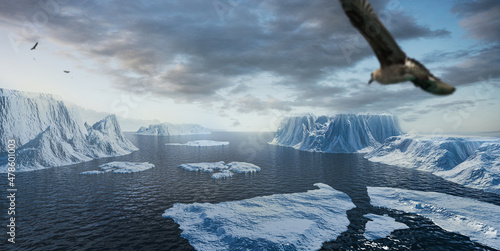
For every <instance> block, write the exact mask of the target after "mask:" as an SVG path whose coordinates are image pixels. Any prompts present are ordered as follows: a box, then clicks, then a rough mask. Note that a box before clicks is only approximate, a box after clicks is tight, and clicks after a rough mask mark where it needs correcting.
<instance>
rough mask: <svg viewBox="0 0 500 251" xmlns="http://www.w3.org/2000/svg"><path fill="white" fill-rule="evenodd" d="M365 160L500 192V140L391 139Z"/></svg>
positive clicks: (408, 136)
mask: <svg viewBox="0 0 500 251" xmlns="http://www.w3.org/2000/svg"><path fill="white" fill-rule="evenodd" d="M365 158H366V159H368V160H370V161H373V162H380V163H384V164H388V165H395V166H399V167H404V168H411V169H417V170H421V171H428V172H432V173H433V174H435V175H437V176H440V177H443V178H445V179H447V180H450V181H452V182H456V183H459V184H462V185H465V186H468V187H472V188H477V189H483V190H486V191H490V192H495V193H500V139H498V138H481V137H451V136H421V135H419V134H417V133H415V132H410V133H408V134H405V135H401V136H396V137H391V138H388V139H387V140H386V141H385V142H384V144H383V145H381V146H380V147H378V148H377V149H375V150H373V151H372V152H370V153H368V154H367V155H365Z"/></svg>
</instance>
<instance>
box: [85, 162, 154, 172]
mask: <svg viewBox="0 0 500 251" xmlns="http://www.w3.org/2000/svg"><path fill="white" fill-rule="evenodd" d="M153 167H155V165H153V164H151V163H149V162H123V161H113V162H109V163H106V164H103V165H100V166H99V168H101V170H94V171H87V172H82V173H80V174H101V173H106V172H113V173H136V172H142V171H145V170H148V169H151V168H153Z"/></svg>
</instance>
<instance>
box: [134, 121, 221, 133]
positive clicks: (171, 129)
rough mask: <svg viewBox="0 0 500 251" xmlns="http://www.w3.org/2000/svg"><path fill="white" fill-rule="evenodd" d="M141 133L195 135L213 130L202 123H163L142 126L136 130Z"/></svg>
mask: <svg viewBox="0 0 500 251" xmlns="http://www.w3.org/2000/svg"><path fill="white" fill-rule="evenodd" d="M136 133H137V134H141V135H156V136H169V135H193V134H211V133H212V132H211V131H210V130H209V129H207V128H204V127H202V126H200V125H196V124H178V125H174V124H170V123H162V124H157V125H149V127H147V128H146V127H141V128H139V130H138V131H137V132H136Z"/></svg>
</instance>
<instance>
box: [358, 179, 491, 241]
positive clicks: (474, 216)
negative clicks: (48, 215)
mask: <svg viewBox="0 0 500 251" xmlns="http://www.w3.org/2000/svg"><path fill="white" fill-rule="evenodd" d="M368 195H369V196H370V202H371V204H372V205H373V206H376V207H386V208H393V209H397V210H401V211H404V212H409V213H416V214H419V215H422V216H424V217H427V218H429V219H431V220H432V221H433V222H434V223H435V224H436V225H438V226H440V227H441V228H443V229H445V230H448V231H451V232H456V233H459V234H462V235H465V236H468V237H470V238H471V240H472V241H477V242H479V243H482V244H484V245H487V246H489V247H492V248H495V249H500V206H497V205H493V204H490V203H486V202H481V201H477V200H474V199H469V198H463V197H458V196H453V195H448V194H443V193H436V192H422V191H412V190H405V189H399V188H389V187H368Z"/></svg>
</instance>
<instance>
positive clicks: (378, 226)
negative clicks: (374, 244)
mask: <svg viewBox="0 0 500 251" xmlns="http://www.w3.org/2000/svg"><path fill="white" fill-rule="evenodd" d="M364 217H366V218H368V219H370V221H368V222H367V223H366V228H365V238H366V239H367V240H376V239H380V238H386V237H387V236H388V235H389V234H391V233H392V232H393V231H394V230H397V229H406V228H408V226H407V225H406V224H403V223H401V222H397V221H396V220H394V218H392V217H390V216H388V215H387V214H385V215H376V214H365V215H364Z"/></svg>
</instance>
